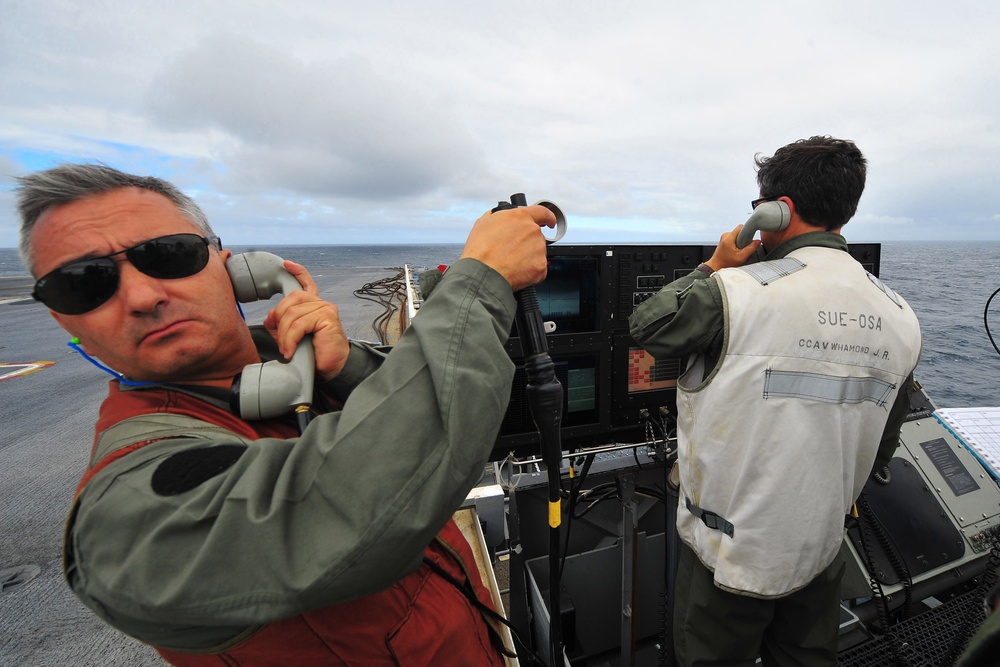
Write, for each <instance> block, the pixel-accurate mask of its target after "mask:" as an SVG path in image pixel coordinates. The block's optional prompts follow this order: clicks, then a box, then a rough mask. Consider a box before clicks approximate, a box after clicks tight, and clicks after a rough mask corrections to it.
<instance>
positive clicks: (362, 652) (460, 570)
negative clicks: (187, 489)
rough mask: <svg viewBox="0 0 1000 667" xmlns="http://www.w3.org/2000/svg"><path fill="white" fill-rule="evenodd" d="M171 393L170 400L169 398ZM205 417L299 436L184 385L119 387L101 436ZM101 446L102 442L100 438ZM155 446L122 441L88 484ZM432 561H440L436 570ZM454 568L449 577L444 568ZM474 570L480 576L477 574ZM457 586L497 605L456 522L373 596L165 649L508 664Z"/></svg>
mask: <svg viewBox="0 0 1000 667" xmlns="http://www.w3.org/2000/svg"><path fill="white" fill-rule="evenodd" d="M165 393H169V399H168V401H164V398H165V396H164V394H165ZM167 402H169V405H170V407H169V412H170V413H173V414H182V415H186V416H189V417H195V418H197V419H201V420H203V421H206V422H208V423H211V424H216V425H218V426H222V427H223V428H226V429H229V430H231V431H233V432H235V433H237V434H239V435H241V436H243V437H245V438H251V439H259V438H264V437H276V438H294V437H296V435H297V434H296V432H295V429H294V427H292V426H291V425H290V424H285V423H284V422H280V421H277V420H267V421H261V422H256V423H248V422H246V421H243V420H242V419H240V418H238V417H236V416H235V415H233V414H231V413H228V412H226V411H224V410H222V409H220V408H217V407H215V406H213V405H211V404H209V403H207V402H205V401H202V400H199V399H197V398H195V397H192V396H188V395H186V394H182V393H179V392H175V391H169V392H168V390H165V389H159V388H156V389H146V390H142V391H129V392H121V391H118V388H117V387H116V386H115V387H112V390H111V395H110V396H109V397H108V399H107V400H106V401H105V402H104V404H103V405H102V406H101V414H100V418H99V419H98V423H97V437H98V438H99V437H100V435H101V433H103V432H104V430H105V429H107V428H110V427H111V426H113V425H114V424H117V423H118V422H120V421H122V420H124V419H127V418H129V417H133V416H138V415H142V414H150V413H154V412H161V413H162V412H165V411H166V410H164V407H163V406H164V404H165V403H167ZM95 443H96V440H95ZM146 444H148V441H147V442H137V443H134V444H132V445H129V446H125V447H121V448H120V449H117V450H115V451H113V452H111V453H110V454H109V455H107V456H106V457H105V458H104V459H102V460H101V461H97V462H93V461H92V462H91V466H90V468H89V469H88V470H87V472H86V474H85V475H84V477H83V479H82V480H81V481H80V486H79V488H78V489H77V498H79V495H80V493H81V491H82V490H83V488H84V487H85V486H86V484H87V482H89V481H90V479H91V478H92V477H93V476H94V475H95V474H96V473H97V472H99V471H100V470H101V469H102V468H104V467H105V466H106V465H107V464H109V463H111V462H112V461H114V460H117V459H119V458H121V457H122V456H125V455H127V454H128V453H130V452H133V451H136V450H137V449H139V448H140V447H142V446H144V445H146ZM428 561H430V562H431V563H433V564H434V566H431V565H429V564H428ZM435 570H439V571H443V572H445V573H447V574H448V575H449V576H450V578H451V579H452V580H454V581H448V579H446V578H445V577H444V576H443V575H442V574H440V572H438V571H435ZM470 574H471V575H472V576H470ZM456 583H459V584H461V585H462V586H464V587H468V586H469V585H471V587H472V588H473V590H474V592H475V596H476V598H478V600H479V601H480V602H481V603H482V604H484V605H486V606H488V607H489V608H490V609H493V605H492V603H491V601H490V594H489V591H488V590H487V588H486V587H485V586H484V585H483V583H482V579H481V577H480V576H479V570H478V568H477V566H476V562H475V557H474V556H473V554H472V549H471V548H470V546H469V543H468V542H467V541H466V539H465V536H464V535H463V534H462V532H461V530H460V529H459V528H458V526H457V525H456V524H455V522H454V520H452V519H449V520H448V523H447V524H446V525H445V527H444V528H443V529H442V530H441V532H439V533H438V534H437V536H436V538H435V539H434V541H433V542H432V543H431V544H430V545H429V546H428V547H427V549H426V550H425V552H424V563H423V564H422V565H421V566H420V567H419V568H418V569H417V570H416V571H415V572H414V573H413V574H411V575H409V576H407V577H405V578H404V579H402V580H400V581H398V582H396V583H395V584H393V585H392V586H390V587H389V588H387V589H386V590H384V591H381V592H379V593H375V594H373V595H368V596H366V597H362V598H358V599H356V600H351V601H349V602H344V603H341V604H336V605H332V606H329V607H324V608H322V609H316V610H313V611H308V612H305V613H303V614H301V615H299V616H295V617H293V618H288V619H285V620H282V621H278V622H275V623H270V624H268V625H264V626H261V627H260V628H258V629H257V630H256V632H253V634H251V635H250V636H249V637H247V638H246V639H245V640H243V641H241V642H239V643H238V644H236V645H235V646H231V647H227V648H225V649H223V650H221V651H218V652H210V651H211V650H210V649H209V651H208V652H205V651H203V652H199V653H185V652H180V651H176V650H170V649H165V648H161V647H155V646H154V648H156V650H157V651H158V652H159V653H160V655H161V656H163V658H164V659H165V660H167V662H169V663H170V664H172V665H180V666H183V667H210V666H213V667H223V666H224V667H235V666H240V667H251V666H253V667H264V666H272V665H273V666H275V667H279V666H280V667H287V666H291V665H308V666H310V667H312V666H320V665H365V666H366V667H367V666H378V665H435V666H444V667H447V666H449V665H456V666H458V665H462V666H466V665H484V666H486V665H489V666H490V667H501V666H502V665H503V664H504V660H503V657H502V656H501V653H500V651H499V650H498V643H499V642H500V640H499V635H498V634H497V633H496V631H495V628H494V627H493V626H491V625H490V623H491V621H487V620H486V619H485V618H484V616H483V614H482V612H481V611H480V610H479V609H477V608H476V607H475V606H474V605H473V604H472V603H471V601H470V600H469V599H468V598H467V596H466V594H463V592H462V591H460V590H459V589H458V587H457V586H456V585H455V584H456Z"/></svg>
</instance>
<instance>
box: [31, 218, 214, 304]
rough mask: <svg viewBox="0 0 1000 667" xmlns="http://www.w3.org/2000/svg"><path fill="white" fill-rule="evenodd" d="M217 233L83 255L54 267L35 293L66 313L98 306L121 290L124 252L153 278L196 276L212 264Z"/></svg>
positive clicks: (174, 236) (172, 236) (162, 239)
mask: <svg viewBox="0 0 1000 667" xmlns="http://www.w3.org/2000/svg"><path fill="white" fill-rule="evenodd" d="M212 244H215V246H216V247H219V239H218V238H217V237H212V238H205V237H203V236H198V235H197V234H170V235H169V236H160V237H159V238H155V239H150V240H148V241H143V242H142V243H139V244H137V245H134V246H132V247H131V248H126V249H125V250H119V251H118V252H113V253H111V254H110V255H105V256H104V257H91V258H89V259H80V260H77V261H75V262H70V263H69V264H65V265H63V266H60V267H59V268H58V269H56V270H55V271H50V272H49V273H46V274H45V275H44V276H42V277H41V278H40V279H39V280H38V282H37V283H35V291H34V292H32V293H31V296H33V297H34V298H35V300H37V301H41V302H42V303H44V304H45V305H46V306H47V307H49V308H51V309H52V310H54V311H56V312H57V313H62V314H63V315H81V314H83V313H86V312H89V311H91V310H93V309H94V308H97V307H98V306H100V305H101V304H102V303H104V302H105V301H107V300H108V299H110V298H111V297H113V296H114V295H115V292H116V291H118V277H119V274H118V264H117V263H116V262H115V261H114V260H113V259H112V257H115V256H116V255H122V254H124V255H125V257H126V258H127V259H128V261H129V262H131V264H132V266H134V267H135V268H137V269H138V270H139V271H142V272H143V273H145V274H146V275H147V276H150V277H152V278H162V279H172V278H187V277H188V276H193V275H194V274H196V273H198V272H199V271H201V270H202V269H204V268H205V266H206V265H208V246H209V245H212Z"/></svg>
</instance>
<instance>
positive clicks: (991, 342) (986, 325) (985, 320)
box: [983, 288, 1000, 354]
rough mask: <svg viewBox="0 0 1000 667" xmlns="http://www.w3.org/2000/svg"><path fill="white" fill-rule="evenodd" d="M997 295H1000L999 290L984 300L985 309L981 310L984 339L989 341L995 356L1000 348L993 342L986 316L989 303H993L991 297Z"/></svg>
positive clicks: (999, 351) (999, 352)
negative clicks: (995, 352)
mask: <svg viewBox="0 0 1000 667" xmlns="http://www.w3.org/2000/svg"><path fill="white" fill-rule="evenodd" d="M997 294H1000V288H997V290H996V291H995V292H993V294H990V298H988V299H987V300H986V307H985V308H984V309H983V326H984V327H986V337H987V338H989V339H990V344H991V345H992V346H993V349H994V350H996V351H997V354H1000V347H997V343H996V341H995V340H993V334H992V332H990V322H989V319H988V318H987V315H988V314H989V312H990V302H991V301H993V297H995V296H996V295H997Z"/></svg>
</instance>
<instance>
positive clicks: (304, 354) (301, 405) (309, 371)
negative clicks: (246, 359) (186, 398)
mask: <svg viewBox="0 0 1000 667" xmlns="http://www.w3.org/2000/svg"><path fill="white" fill-rule="evenodd" d="M283 264H284V260H282V259H281V258H280V257H278V256H277V255H274V254H272V253H269V252H248V253H243V254H241V255H233V256H232V257H230V258H229V261H228V262H226V270H227V271H228V272H229V278H230V280H232V283H233V291H234V292H235V293H236V299H237V300H238V301H240V303H249V302H251V301H258V300H261V299H270V298H271V297H272V296H274V295H275V294H285V295H287V294H288V293H289V292H294V291H295V290H300V289H302V285H300V284H299V281H298V280H296V279H295V276H293V275H292V274H290V273H289V272H288V271H287V270H286V269H285V267H284V266H283ZM315 374H316V355H315V353H314V352H313V346H312V337H311V336H306V337H305V338H303V339H302V340H301V341H299V345H298V347H297V348H296V349H295V354H294V355H293V356H292V359H291V360H290V361H288V362H281V361H268V362H266V363H262V364H250V365H249V366H247V367H245V368H244V369H243V372H242V373H241V374H240V375H239V376H238V377H237V380H236V382H235V383H233V388H232V396H231V398H230V403H231V406H232V407H233V408H234V410H236V409H238V411H239V414H240V416H241V417H243V418H244V419H270V418H272V417H280V416H282V415H286V414H288V413H289V412H292V411H295V412H296V413H297V414H298V415H299V424H300V427H301V428H304V426H305V424H306V423H308V414H309V412H308V411H309V406H310V405H311V404H312V394H313V381H314V377H315Z"/></svg>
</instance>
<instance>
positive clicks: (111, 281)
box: [35, 258, 118, 315]
mask: <svg viewBox="0 0 1000 667" xmlns="http://www.w3.org/2000/svg"><path fill="white" fill-rule="evenodd" d="M117 289H118V269H117V268H115V263H114V262H113V261H111V260H110V259H107V258H100V259H89V260H83V261H81V262H75V263H73V264H68V265H66V266H64V267H61V268H58V269H56V270H55V271H53V272H52V273H49V274H48V275H46V276H44V277H43V278H42V279H41V280H39V281H38V283H37V284H36V285H35V298H37V299H38V300H39V301H41V302H42V303H44V304H45V305H46V306H48V307H49V308H51V309H52V310H54V311H56V312H57V313H63V314H64V315H79V314H81V313H86V312H87V311H90V310H93V309H94V308H97V307H98V306H99V305H101V304H102V303H104V302H105V301H107V300H108V299H110V298H111V297H112V296H113V295H114V293H115V290H117Z"/></svg>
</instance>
